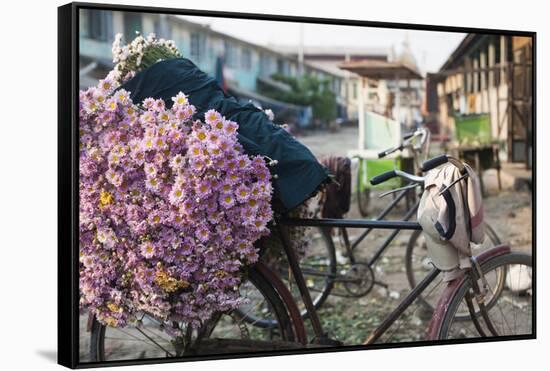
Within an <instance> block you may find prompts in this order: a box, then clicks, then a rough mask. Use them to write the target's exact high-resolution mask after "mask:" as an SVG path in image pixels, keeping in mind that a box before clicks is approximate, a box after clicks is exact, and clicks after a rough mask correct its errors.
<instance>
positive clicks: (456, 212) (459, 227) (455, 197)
mask: <svg viewBox="0 0 550 371" xmlns="http://www.w3.org/2000/svg"><path fill="white" fill-rule="evenodd" d="M465 171H466V172H467V173H468V177H466V178H465V179H462V180H460V181H459V182H458V183H456V184H455V185H453V186H452V187H450V188H448V189H447V190H446V191H444V192H443V193H442V194H440V192H441V191H442V190H444V189H445V188H446V187H447V186H448V185H450V184H452V183H453V182H454V181H455V180H457V179H458V178H459V177H461V176H462V174H461V173H460V170H459V169H458V168H457V167H456V166H454V165H453V164H450V163H447V164H444V165H442V166H439V167H437V168H435V169H433V170H431V171H429V172H428V173H427V174H426V176H425V180H424V192H423V194H422V198H421V199H420V204H419V207H418V214H417V217H418V222H419V223H420V225H421V226H422V229H423V233H424V236H425V238H426V243H427V248H428V256H429V257H430V259H431V261H432V262H433V264H434V265H435V266H436V267H437V268H439V269H441V270H442V271H444V272H445V274H444V280H451V279H453V278H455V277H457V276H458V275H459V274H460V269H461V268H466V267H469V266H470V259H469V257H470V256H472V248H473V246H475V245H478V244H482V243H483V241H484V239H485V229H484V223H483V203H482V195H481V189H480V185H479V179H478V177H477V175H476V173H475V172H474V171H473V170H472V168H471V167H470V166H468V165H465Z"/></svg>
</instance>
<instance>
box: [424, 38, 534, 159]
mask: <svg viewBox="0 0 550 371" xmlns="http://www.w3.org/2000/svg"><path fill="white" fill-rule="evenodd" d="M532 63H533V44H532V38H530V37H518V36H504V35H483V34H468V35H467V36H466V37H465V38H464V39H463V40H462V42H461V43H460V44H459V45H458V47H457V48H456V49H455V50H454V52H453V53H452V54H451V55H450V56H449V58H448V59H447V60H446V61H445V63H444V64H443V66H442V67H441V68H440V70H439V72H438V73H436V74H429V75H428V77H427V84H426V86H427V88H428V90H429V91H428V94H427V100H426V106H425V111H426V114H427V115H428V116H430V117H431V118H432V120H437V121H438V122H439V125H440V130H441V132H442V133H444V134H446V135H449V136H450V137H451V138H453V137H454V135H455V129H456V128H455V118H456V117H457V115H458V114H461V115H471V114H487V115H489V119H490V130H491V137H492V139H493V140H495V141H498V142H500V143H501V153H503V154H504V156H503V157H506V159H507V160H508V161H509V162H523V163H525V164H526V165H527V167H530V166H531V157H532V146H533V143H532V125H533V123H532V121H533V118H532V114H533V113H532V111H533V109H532V81H533V79H532Z"/></svg>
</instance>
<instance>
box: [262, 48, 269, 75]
mask: <svg viewBox="0 0 550 371" xmlns="http://www.w3.org/2000/svg"><path fill="white" fill-rule="evenodd" d="M260 75H261V76H269V75H271V57H270V56H269V55H268V54H266V53H261V54H260Z"/></svg>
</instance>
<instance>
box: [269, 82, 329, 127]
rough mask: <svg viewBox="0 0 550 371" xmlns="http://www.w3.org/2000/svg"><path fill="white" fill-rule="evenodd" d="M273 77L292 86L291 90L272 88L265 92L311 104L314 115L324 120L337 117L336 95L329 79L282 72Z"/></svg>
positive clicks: (299, 102) (289, 100)
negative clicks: (288, 74) (293, 75)
mask: <svg viewBox="0 0 550 371" xmlns="http://www.w3.org/2000/svg"><path fill="white" fill-rule="evenodd" d="M271 78H272V79H273V80H275V81H280V82H282V83H284V84H286V85H288V86H289V87H290V90H289V91H282V90H271V91H266V92H265V94H266V95H268V96H269V97H271V98H273V99H277V100H280V101H282V102H286V103H292V104H297V105H301V106H311V108H312V110H313V117H314V118H316V119H320V120H321V121H323V122H327V123H328V122H330V121H332V120H334V119H335V118H336V95H335V94H334V93H333V92H332V91H331V90H330V80H329V79H323V80H321V79H318V78H317V77H314V76H309V75H304V76H302V77H301V78H300V79H297V78H295V77H291V76H285V75H282V74H273V75H272V76H271Z"/></svg>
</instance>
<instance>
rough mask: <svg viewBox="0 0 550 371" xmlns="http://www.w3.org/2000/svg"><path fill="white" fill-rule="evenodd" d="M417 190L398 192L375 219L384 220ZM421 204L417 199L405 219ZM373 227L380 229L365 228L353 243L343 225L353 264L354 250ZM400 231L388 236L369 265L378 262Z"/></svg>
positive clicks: (346, 244)
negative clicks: (408, 195) (408, 194)
mask: <svg viewBox="0 0 550 371" xmlns="http://www.w3.org/2000/svg"><path fill="white" fill-rule="evenodd" d="M415 191H416V189H415V188H411V189H404V190H402V191H400V192H399V193H398V195H397V197H396V198H395V199H394V200H393V201H392V202H391V203H390V204H389V205H388V206H386V207H385V208H384V210H382V211H381V212H380V214H378V215H377V216H376V219H374V220H375V221H382V220H383V218H385V217H386V215H388V214H389V213H390V212H391V211H392V210H393V209H394V208H395V207H396V206H397V204H398V203H399V202H400V201H401V200H402V199H403V198H404V197H405V196H406V195H407V193H408V192H415ZM419 204H420V200H417V201H416V202H415V204H414V205H413V206H412V207H411V208H410V209H409V210H407V212H406V213H405V216H404V217H403V221H408V220H409V219H410V218H411V217H412V216H413V215H414V213H416V211H417V210H418V205H419ZM373 229H378V227H374V228H372V227H369V228H368V229H367V230H365V231H364V232H363V233H361V235H360V236H359V237H357V239H356V240H355V241H354V242H353V243H352V244H350V242H349V237H348V233H347V230H346V229H345V228H343V227H341V231H342V234H343V236H344V245H345V248H346V250H347V253H348V257H349V260H350V262H351V264H355V257H354V255H353V250H355V248H356V247H357V246H359V244H360V243H361V242H362V241H363V240H364V239H365V238H366V237H367V236H368V235H369V233H370V232H371V231H372V230H373ZM400 231H401V229H395V230H394V231H393V232H392V233H391V234H390V235H389V236H388V237H387V238H386V240H385V241H384V243H382V245H381V246H380V247H379V248H378V249H377V250H376V251H375V252H374V255H373V256H372V257H371V258H370V259H369V261H367V264H368V265H369V266H372V265H373V264H374V263H376V261H377V260H378V258H379V257H380V256H381V255H382V254H383V253H384V251H385V250H386V249H387V248H388V246H389V245H390V244H391V242H392V241H393V239H394V238H395V237H396V236H397V234H398V233H399V232H400Z"/></svg>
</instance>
